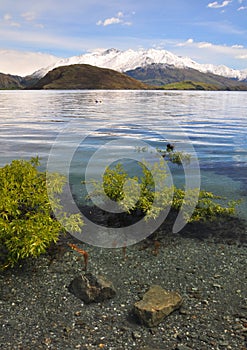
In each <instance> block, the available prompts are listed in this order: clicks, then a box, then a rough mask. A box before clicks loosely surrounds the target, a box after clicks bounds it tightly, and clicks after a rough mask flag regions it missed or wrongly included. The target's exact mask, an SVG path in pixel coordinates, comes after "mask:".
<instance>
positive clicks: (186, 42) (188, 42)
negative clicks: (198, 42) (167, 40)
mask: <svg viewBox="0 0 247 350" xmlns="http://www.w3.org/2000/svg"><path fill="white" fill-rule="evenodd" d="M193 42H194V40H193V39H191V38H190V39H188V40H186V41H185V42H182V43H178V44H177V45H176V46H188V45H191V44H193Z"/></svg>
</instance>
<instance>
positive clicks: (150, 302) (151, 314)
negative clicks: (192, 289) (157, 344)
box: [133, 285, 182, 327]
mask: <svg viewBox="0 0 247 350" xmlns="http://www.w3.org/2000/svg"><path fill="white" fill-rule="evenodd" d="M181 305H182V297H181V296H180V295H179V294H178V293H177V292H169V291H166V290H165V289H163V288H162V287H160V286H158V285H153V286H151V287H150V289H149V290H148V291H147V292H146V293H145V294H144V295H143V298H142V300H140V301H138V302H136V303H135V304H134V310H133V311H134V313H135V314H136V315H137V317H138V318H139V321H140V323H142V324H144V325H146V326H148V327H154V326H157V325H158V324H159V323H160V322H161V321H163V319H164V318H165V317H166V316H168V315H169V314H170V313H171V312H173V311H174V310H176V309H178V308H179V307H180V306H181Z"/></svg>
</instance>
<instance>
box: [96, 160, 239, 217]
mask: <svg viewBox="0 0 247 350" xmlns="http://www.w3.org/2000/svg"><path fill="white" fill-rule="evenodd" d="M139 165H140V167H141V169H142V175H141V176H139V177H136V176H134V177H131V176H129V175H128V173H127V171H125V170H124V167H123V165H122V164H120V163H118V164H117V165H116V166H115V167H113V168H110V167H107V168H106V170H105V173H104V175H103V179H102V182H97V181H94V180H92V182H91V183H92V185H93V190H92V192H91V193H89V198H90V197H93V196H96V197H101V198H105V195H107V197H108V198H109V199H110V200H113V201H115V202H116V203H117V205H119V206H120V207H121V208H122V209H124V210H125V211H127V212H128V213H131V212H134V211H135V210H140V211H141V212H142V213H143V214H145V219H146V220H148V219H151V218H152V219H155V218H157V217H158V216H159V214H160V213H161V211H162V210H165V209H166V208H170V207H171V208H172V209H174V210H177V211H178V210H179V209H180V208H181V206H182V204H183V205H184V207H185V208H186V205H188V206H190V202H191V201H193V199H194V198H196V197H195V196H197V194H198V191H197V190H189V191H190V193H189V196H186V197H187V198H190V199H187V203H186V202H185V199H184V198H185V190H183V189H180V188H177V187H175V186H170V187H169V186H168V185H167V184H166V178H167V173H166V169H165V162H156V163H155V164H153V165H152V166H150V165H148V164H145V163H139ZM126 183H127V186H126ZM196 199H197V198H196ZM223 202H224V199H223V198H221V197H219V196H216V195H214V194H213V193H211V192H206V191H200V194H199V198H198V200H197V205H196V208H195V210H194V212H193V214H192V216H191V217H187V218H186V217H185V219H186V221H199V220H214V219H216V218H217V217H218V216H224V215H227V216H229V215H233V214H234V213H235V207H236V205H237V203H238V202H233V201H232V202H229V203H227V204H226V206H223V205H222V204H221V203H223ZM184 215H185V216H186V210H185V211H184Z"/></svg>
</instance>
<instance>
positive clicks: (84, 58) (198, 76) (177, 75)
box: [0, 49, 247, 90]
mask: <svg viewBox="0 0 247 350" xmlns="http://www.w3.org/2000/svg"><path fill="white" fill-rule="evenodd" d="M79 66H81V67H79ZM73 67H74V68H73ZM92 67H95V68H98V69H97V70H95V69H93V68H92ZM58 68H60V70H58ZM104 69H108V70H109V71H111V72H109V71H108V73H106V71H104ZM53 72H55V73H53ZM58 72H59V74H60V75H59V74H58ZM75 72H77V73H78V74H77V75H76V74H75ZM90 74H91V80H90ZM97 74H98V77H97ZM117 74H118V75H117ZM84 76H85V77H86V78H85V77H84ZM126 76H128V77H131V78H132V80H131V81H128V83H127V81H126ZM110 78H111V79H112V82H111V79H110ZM52 80H54V81H52ZM99 80H100V83H99ZM130 82H131V83H132V84H133V89H136V88H139V89H146V88H159V89H160V88H164V89H183V88H186V89H197V90H247V69H246V70H234V69H232V68H229V67H226V66H223V65H221V66H215V65H212V64H199V63H197V62H195V61H193V60H192V59H190V58H188V57H180V56H176V55H174V54H173V53H171V52H168V51H165V50H155V49H149V50H138V51H134V50H126V51H120V50H116V49H109V50H97V51H94V52H92V53H87V54H84V55H80V56H73V57H70V58H65V59H60V60H58V61H57V62H56V63H55V64H53V65H51V66H49V67H44V68H42V69H40V70H38V71H36V72H34V73H33V74H32V75H30V76H26V77H19V76H12V75H9V74H3V73H0V88H1V89H20V88H26V89H27V88H28V89H29V88H30V89H44V88H45V89H49V88H52V89H55V88H58V89H99V88H101V89H111V88H112V89H116V88H117V89H125V88H127V89H129V88H131V86H130V85H129V83H130ZM181 83H182V84H181ZM184 83H185V84H184ZM126 84H127V85H126ZM140 84H142V85H140ZM145 84H146V85H145ZM171 84H172V85H171Z"/></svg>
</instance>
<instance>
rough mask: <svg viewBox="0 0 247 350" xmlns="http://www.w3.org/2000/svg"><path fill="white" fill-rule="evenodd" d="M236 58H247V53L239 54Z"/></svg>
mask: <svg viewBox="0 0 247 350" xmlns="http://www.w3.org/2000/svg"><path fill="white" fill-rule="evenodd" d="M236 58H238V59H240V60H247V54H246V55H238V56H236Z"/></svg>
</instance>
